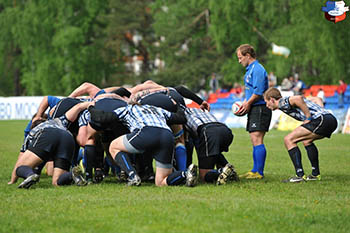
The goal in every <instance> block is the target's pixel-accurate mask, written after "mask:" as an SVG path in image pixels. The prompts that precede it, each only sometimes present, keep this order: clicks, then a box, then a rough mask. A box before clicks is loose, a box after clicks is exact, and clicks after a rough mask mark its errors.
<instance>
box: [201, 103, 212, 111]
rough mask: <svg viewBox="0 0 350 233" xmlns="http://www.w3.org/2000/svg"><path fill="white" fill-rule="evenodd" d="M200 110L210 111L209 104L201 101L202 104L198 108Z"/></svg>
mask: <svg viewBox="0 0 350 233" xmlns="http://www.w3.org/2000/svg"><path fill="white" fill-rule="evenodd" d="M199 107H200V109H202V110H203V111H204V110H207V111H208V112H209V111H210V104H209V103H208V102H207V101H203V102H202V104H201V105H200V106H199Z"/></svg>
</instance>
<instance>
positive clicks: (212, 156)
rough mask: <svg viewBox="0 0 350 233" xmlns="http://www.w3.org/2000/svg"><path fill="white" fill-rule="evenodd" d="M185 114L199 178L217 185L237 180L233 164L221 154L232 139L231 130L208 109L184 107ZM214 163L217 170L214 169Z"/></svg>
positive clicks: (227, 147) (226, 149)
mask: <svg viewBox="0 0 350 233" xmlns="http://www.w3.org/2000/svg"><path fill="white" fill-rule="evenodd" d="M185 116H186V119H187V122H186V129H187V130H188V131H189V132H190V135H191V136H192V137H193V138H194V145H195V148H196V151H197V155H198V163H199V176H200V178H201V180H202V181H205V182H209V183H214V182H216V184H217V185H222V184H226V182H227V181H228V180H232V181H238V180H239V178H238V176H237V173H236V171H235V169H234V167H233V165H232V164H230V163H229V162H228V161H227V160H226V158H225V157H224V155H223V154H222V152H223V151H226V152H227V151H228V149H229V146H230V145H231V143H232V141H233V134H232V132H231V130H230V129H229V128H228V127H227V126H226V125H225V124H222V123H220V122H219V121H218V120H217V119H216V118H215V116H214V115H212V114H211V113H210V112H208V111H203V110H201V109H197V108H185ZM215 165H216V167H217V168H219V169H218V170H214V167H215Z"/></svg>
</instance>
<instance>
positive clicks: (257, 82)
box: [244, 60, 269, 105]
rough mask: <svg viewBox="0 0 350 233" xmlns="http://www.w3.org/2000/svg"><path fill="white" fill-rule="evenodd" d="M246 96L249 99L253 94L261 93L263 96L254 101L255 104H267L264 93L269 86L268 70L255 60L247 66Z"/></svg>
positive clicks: (245, 76) (245, 79)
mask: <svg viewBox="0 0 350 233" xmlns="http://www.w3.org/2000/svg"><path fill="white" fill-rule="evenodd" d="M244 85H245V98H246V100H249V99H250V97H251V96H252V95H253V94H256V95H260V96H261V98H260V99H259V100H257V101H256V102H254V103H253V105H262V104H266V102H265V101H264V98H263V97H262V95H263V94H264V92H265V91H266V90H267V89H268V88H269V82H268V79H267V72H266V70H265V68H264V67H263V66H262V65H261V64H260V63H259V62H258V60H255V61H254V62H252V63H251V64H250V65H249V66H247V67H246V73H245V75H244Z"/></svg>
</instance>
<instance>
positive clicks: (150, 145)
mask: <svg viewBox="0 0 350 233" xmlns="http://www.w3.org/2000/svg"><path fill="white" fill-rule="evenodd" d="M126 139H127V142H125V141H124V145H125V147H126V148H127V149H128V151H129V152H131V153H146V154H152V155H153V157H154V159H155V160H156V161H158V162H161V163H164V164H170V163H171V162H172V160H173V153H174V136H173V133H172V132H171V131H170V130H168V129H163V128H159V127H151V126H146V127H143V128H142V129H138V130H134V131H133V132H131V133H129V134H127V135H126ZM135 149H136V150H135Z"/></svg>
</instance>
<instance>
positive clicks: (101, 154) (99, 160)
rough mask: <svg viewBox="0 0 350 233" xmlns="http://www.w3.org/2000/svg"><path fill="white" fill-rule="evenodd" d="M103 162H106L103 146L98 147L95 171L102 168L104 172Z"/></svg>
mask: <svg viewBox="0 0 350 233" xmlns="http://www.w3.org/2000/svg"><path fill="white" fill-rule="evenodd" d="M103 160H104V151H103V148H102V146H97V147H96V156H95V162H94V164H95V169H96V168H100V169H101V170H102V168H103Z"/></svg>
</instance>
